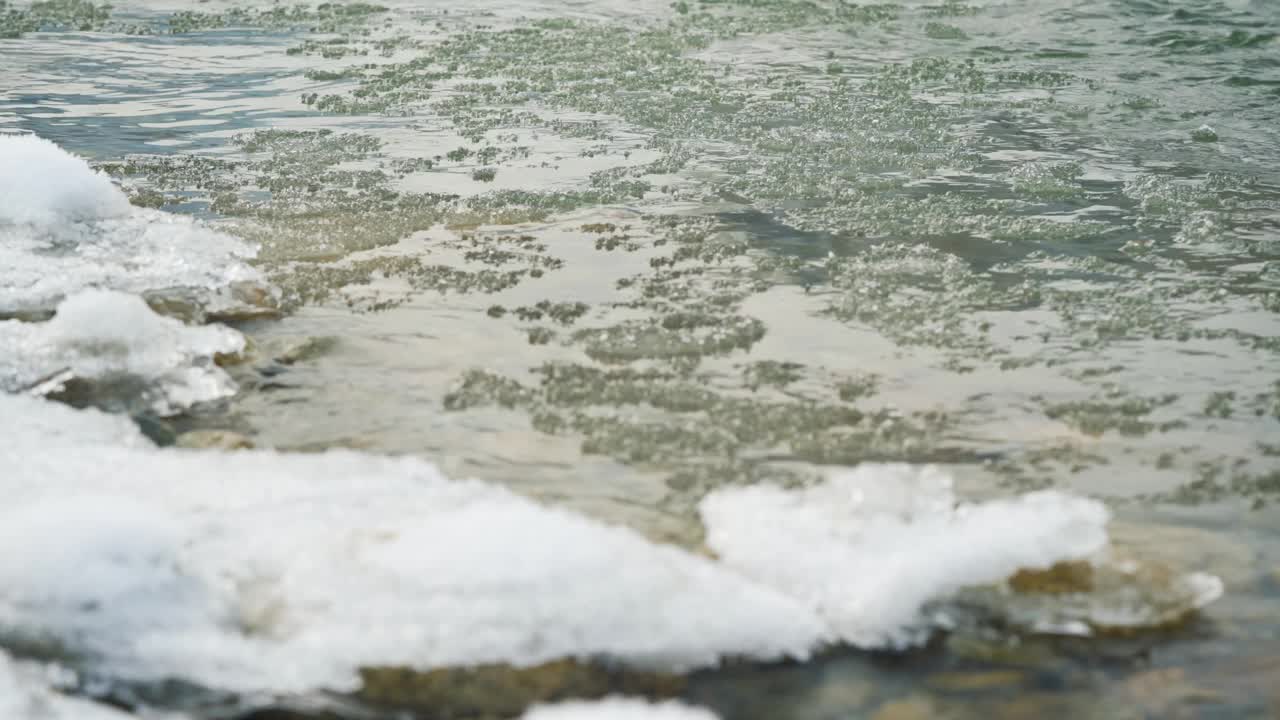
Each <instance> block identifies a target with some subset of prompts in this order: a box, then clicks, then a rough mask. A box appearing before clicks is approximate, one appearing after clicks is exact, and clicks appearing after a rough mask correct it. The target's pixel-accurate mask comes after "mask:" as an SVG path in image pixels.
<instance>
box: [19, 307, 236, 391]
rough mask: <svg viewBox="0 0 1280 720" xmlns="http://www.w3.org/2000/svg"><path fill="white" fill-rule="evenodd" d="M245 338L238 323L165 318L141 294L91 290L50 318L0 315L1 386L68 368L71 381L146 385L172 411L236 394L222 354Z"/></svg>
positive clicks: (66, 376) (52, 385)
mask: <svg viewBox="0 0 1280 720" xmlns="http://www.w3.org/2000/svg"><path fill="white" fill-rule="evenodd" d="M244 343H245V340H244V337H243V336H242V335H240V334H239V333H238V332H236V331H234V330H231V329H230V328H226V327H223V326H220V325H211V326H204V327H188V326H186V325H183V324H182V323H181V322H179V321H177V320H174V319H172V318H166V317H161V316H159V315H157V314H155V313H154V312H152V311H151V309H150V308H149V307H148V306H147V304H146V303H145V302H143V301H142V299H141V298H138V297H136V296H133V295H128V294H125V293H119V292H114V291H109V290H85V291H81V292H79V293H77V294H75V295H73V296H71V297H69V298H67V299H66V300H64V301H63V302H62V303H61V304H60V305H59V306H58V311H57V314H56V315H55V316H54V317H53V318H52V319H51V320H49V321H48V322H44V323H25V322H19V321H17V320H9V321H0V345H2V346H3V347H4V348H5V353H4V354H3V355H0V390H8V391H13V390H17V389H20V388H26V387H29V386H31V385H32V384H33V383H36V382H37V381H39V380H40V379H41V378H45V377H48V376H49V375H50V374H52V373H58V372H60V371H64V370H65V373H63V375H62V377H63V379H64V380H65V379H70V378H75V379H79V380H86V381H92V382H99V383H111V382H117V383H121V386H122V387H123V388H124V389H125V391H126V392H127V393H129V394H132V393H136V392H139V388H141V390H140V392H141V396H142V400H143V401H144V402H145V403H146V404H147V405H148V406H149V407H150V408H151V409H152V410H154V411H156V412H159V413H161V414H170V413H173V412H176V411H178V410H181V409H183V408H187V407H190V406H191V405H193V404H195V403H199V402H206V401H210V400H216V399H218V398H221V397H226V396H228V395H231V394H232V393H234V392H235V389H236V386H235V383H234V382H232V380H231V378H230V377H228V376H227V374H226V373H225V372H223V371H222V370H221V369H220V368H218V367H217V366H216V365H215V364H214V357H215V356H216V355H218V354H235V353H239V352H241V351H242V350H243V349H244ZM57 385H58V384H57V383H48V384H45V385H44V386H42V387H40V388H38V390H39V391H40V392H49V391H51V390H54V389H56V387H57Z"/></svg>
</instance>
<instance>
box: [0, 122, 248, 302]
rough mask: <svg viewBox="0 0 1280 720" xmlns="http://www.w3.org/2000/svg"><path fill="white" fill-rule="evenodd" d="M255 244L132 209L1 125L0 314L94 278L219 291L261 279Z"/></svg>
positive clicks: (67, 162) (98, 177) (67, 161)
mask: <svg viewBox="0 0 1280 720" xmlns="http://www.w3.org/2000/svg"><path fill="white" fill-rule="evenodd" d="M255 253H256V250H255V249H254V248H253V247H252V246H250V245H248V244H246V243H244V242H242V241H240V240H237V239H235V238H232V237H230V236H227V235H224V234H222V233H219V232H215V231H213V230H211V229H209V228H207V227H205V226H204V225H203V224H201V223H200V222H198V221H196V220H194V219H192V218H190V217H186V216H181V215H172V214H169V213H164V212H159V211H156V210H146V209H143V208H135V207H133V206H131V205H130V204H129V201H128V199H127V198H126V197H125V195H124V193H123V192H121V191H120V189H119V188H117V187H116V186H115V185H113V184H112V183H111V181H110V179H108V178H107V177H106V176H105V175H103V174H101V173H97V172H94V171H93V170H92V169H91V168H90V167H89V165H88V163H86V162H85V161H84V160H82V159H80V158H78V157H76V156H74V155H72V154H70V153H67V152H66V151H64V150H62V149H61V148H59V147H58V146H57V145H55V144H53V143H51V142H49V141H47V140H43V139H41V138H38V137H35V136H31V135H5V134H0V268H4V275H3V277H0V313H17V312H33V311H41V310H47V309H49V308H51V307H52V306H53V305H55V304H56V303H57V302H58V301H59V300H60V299H61V298H63V297H65V296H66V295H69V294H72V293H75V292H77V291H79V290H83V289H85V288H92V287H101V288H111V289H115V290H123V291H128V292H133V293H142V292H145V291H149V290H162V289H174V288H184V289H192V290H196V291H198V292H199V293H202V294H205V295H209V298H208V300H209V304H210V306H211V307H212V306H217V305H218V304H219V303H223V304H226V303H228V302H229V301H228V300H227V299H226V298H222V297H221V296H220V295H219V291H221V290H224V289H225V288H227V287H228V286H230V285H232V284H233V283H237V282H248V281H258V280H260V279H261V278H260V275H259V273H258V272H257V271H256V270H254V269H252V268H251V267H249V266H248V265H247V264H245V262H246V260H248V259H250V258H252V257H253V256H254V254H255Z"/></svg>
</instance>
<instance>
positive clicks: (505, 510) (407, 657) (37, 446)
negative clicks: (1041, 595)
mask: <svg viewBox="0 0 1280 720" xmlns="http://www.w3.org/2000/svg"><path fill="white" fill-rule="evenodd" d="M44 409H46V408H44V407H43V406H42V405H41V404H40V402H39V401H37V400H35V399H32V398H14V397H11V396H0V436H3V437H5V438H6V442H5V443H4V444H0V467H3V468H5V472H4V473H2V474H0V495H3V497H5V503H4V504H3V507H0V528H3V530H0V532H2V533H3V537H0V547H4V548H23V549H24V550H23V552H5V553H2V554H0V641H3V639H4V638H10V639H13V638H16V639H20V640H21V641H22V642H24V643H26V644H30V643H31V642H38V641H39V640H40V638H46V637H47V638H55V639H57V641H58V643H59V644H60V645H61V646H63V647H65V648H66V649H68V650H72V651H74V652H75V653H77V654H79V655H82V656H85V657H88V658H92V659H93V660H92V661H93V662H94V663H95V665H96V666H97V667H99V668H101V669H104V670H105V671H108V672H110V673H111V674H113V675H116V676H119V677H126V678H135V679H159V678H163V677H165V676H167V675H169V674H171V673H173V672H175V671H177V672H180V673H181V674H182V675H183V676H184V677H186V678H187V679H190V680H194V681H196V682H201V683H206V684H208V685H212V686H216V687H223V688H229V689H234V690H241V691H253V690H266V689H270V690H286V691H287V690H304V689H310V688H316V687H329V688H335V689H352V688H353V687H355V686H356V682H357V680H356V670H357V668H359V667H361V666H366V665H403V666H412V667H417V668H424V669H425V668H433V667H442V666H459V665H471V664H476V663H489V662H511V663H514V664H517V665H527V664H535V663H540V662H543V661H548V660H552V659H556V658H563V657H580V658H587V657H596V656H603V657H610V658H616V659H620V660H623V661H626V662H628V663H631V664H637V665H656V666H662V667H673V668H692V667H699V666H706V665H712V664H715V663H716V662H718V661H719V660H720V658H722V657H724V656H727V655H728V656H739V655H741V656H749V657H756V658H762V659H770V658H782V657H796V658H803V657H806V656H807V653H808V651H809V649H810V648H811V647H813V646H814V645H815V644H816V643H818V642H819V641H820V638H821V636H822V634H823V632H824V628H823V625H822V623H821V622H820V621H819V620H818V618H817V617H816V616H815V615H814V614H813V613H812V612H811V611H810V610H809V609H808V608H806V607H805V606H804V605H802V604H800V603H798V602H796V601H794V600H791V599H789V598H787V597H785V596H783V595H781V594H779V593H777V592H775V591H772V590H770V589H768V588H763V587H760V586H758V585H756V584H754V583H752V582H751V581H749V580H746V579H744V578H742V577H740V576H738V575H737V574H735V573H733V572H730V571H728V570H725V569H723V568H721V567H719V566H717V565H715V564H714V563H712V562H711V561H709V560H707V559H705V558H702V557H699V556H695V555H691V554H688V553H685V552H683V551H680V550H678V549H675V548H670V547H664V546H658V545H654V544H652V543H650V542H648V541H646V540H645V539H643V538H642V537H641V536H639V535H637V534H635V533H633V532H631V531H628V530H624V529H620V528H614V527H609V526H605V525H602V524H600V523H597V522H594V521H591V520H588V519H586V518H583V517H580V516H577V515H573V514H571V513H567V512H563V511H559V510H555V509H550V508H546V507H543V506H541V505H538V504H536V503H533V502H531V501H529V500H526V499H524V498H521V497H518V496H516V495H514V494H512V493H509V492H507V491H505V490H502V489H500V488H496V487H493V486H489V485H484V484H479V483H470V482H452V481H449V480H446V479H444V478H442V477H441V476H440V475H439V474H438V473H437V472H436V470H435V469H434V468H433V467H432V466H431V465H428V464H426V463H424V462H421V461H418V460H413V459H407V458H406V459H391V458H377V457H369V456H363V455H358V454H354V453H347V452H334V453H328V454H324V455H311V456H301V455H299V456H289V455H280V454H276V453H271V452H256V453H233V454H219V453H196V452H186V451H176V450H163V451H162V450H155V449H149V448H146V447H145V446H143V444H141V443H135V447H132V448H123V447H113V446H109V445H104V444H102V443H101V442H100V441H99V440H93V441H89V442H86V443H85V444H84V445H83V446H81V447H76V448H74V449H68V448H66V447H65V443H66V442H67V441H66V439H65V438H64V440H63V445H62V446H50V445H49V444H47V443H46V442H45V440H44V439H43V438H42V437H41V436H40V434H39V433H38V432H31V431H28V430H26V429H25V428H26V427H27V420H28V418H29V417H30V416H31V415H33V414H38V413H40V412H43V410H44ZM48 409H49V410H51V411H53V412H54V413H55V414H57V415H65V414H66V413H67V412H72V411H69V410H67V409H66V408H48ZM94 418H95V419H94V422H95V423H96V424H98V425H101V426H102V427H99V428H98V429H97V430H96V431H95V432H94V433H92V434H93V435H95V436H96V437H97V438H98V439H100V440H103V441H105V440H107V439H108V438H109V437H110V435H111V434H112V433H114V432H115V430H116V429H117V428H115V427H108V426H109V425H112V423H110V422H109V421H110V420H111V418H107V417H105V416H100V415H96V416H94ZM98 421H101V422H98ZM55 422H56V420H55Z"/></svg>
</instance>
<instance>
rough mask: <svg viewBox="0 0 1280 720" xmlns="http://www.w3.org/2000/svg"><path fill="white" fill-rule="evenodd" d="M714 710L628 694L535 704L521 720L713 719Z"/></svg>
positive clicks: (714, 718)
mask: <svg viewBox="0 0 1280 720" xmlns="http://www.w3.org/2000/svg"><path fill="white" fill-rule="evenodd" d="M716 717H717V716H716V714H715V713H713V712H711V711H710V710H705V709H703V708H697V707H691V706H689V705H685V704H684V703H681V702H676V701H674V700H673V701H668V702H662V703H649V702H645V701H644V700H633V699H630V698H605V699H604V700H598V701H595V702H586V701H573V702H563V703H558V704H555V705H539V706H536V707H534V708H532V709H530V710H529V711H528V712H526V713H525V714H524V715H523V716H522V718H521V720H716Z"/></svg>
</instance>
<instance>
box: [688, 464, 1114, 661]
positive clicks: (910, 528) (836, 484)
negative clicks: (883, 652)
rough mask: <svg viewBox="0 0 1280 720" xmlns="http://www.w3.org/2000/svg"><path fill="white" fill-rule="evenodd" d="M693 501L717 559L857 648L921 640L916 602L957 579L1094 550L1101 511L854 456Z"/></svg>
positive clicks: (925, 627) (948, 588)
mask: <svg viewBox="0 0 1280 720" xmlns="http://www.w3.org/2000/svg"><path fill="white" fill-rule="evenodd" d="M700 511H701V514H702V519H703V522H704V523H705V524H706V527H707V544H708V546H709V547H710V548H711V549H712V550H713V551H714V552H715V553H716V554H717V556H718V557H719V558H720V560H721V562H723V563H724V564H725V565H726V566H727V567H729V568H732V569H734V570H737V571H739V572H741V573H742V574H743V575H745V576H747V577H749V578H752V579H753V580H756V581H758V582H760V583H762V584H765V585H768V586H770V587H773V588H777V589H778V590H781V591H782V592H784V593H786V594H788V595H790V596H792V597H795V598H798V599H800V600H802V601H804V602H805V603H806V604H808V605H809V606H810V607H813V608H815V609H816V611H817V612H819V613H820V614H821V615H822V617H823V618H824V619H825V620H826V621H827V622H828V623H829V625H830V627H831V629H832V631H833V633H834V635H835V637H834V638H833V639H837V640H839V641H841V642H846V643H850V644H853V645H857V646H860V647H867V648H879V647H905V646H909V645H912V644H916V643H919V642H922V641H923V640H925V639H926V638H927V636H928V633H929V632H930V630H931V627H930V626H931V622H930V619H929V618H926V617H925V616H924V614H923V612H922V611H923V610H924V608H925V605H926V604H927V603H929V602H930V601H933V600H937V599H941V598H945V597H946V596H948V595H950V594H951V593H953V592H955V591H957V590H959V589H961V588H964V587H967V586H973V585H985V584H988V583H996V582H1000V581H1002V580H1004V579H1005V578H1007V577H1009V576H1010V575H1012V574H1013V573H1015V572H1017V571H1018V570H1020V569H1024V568H1025V569H1036V568H1047V567H1049V566H1051V565H1053V564H1054V563H1057V562H1061V561H1064V560H1075V559H1083V558H1086V557H1088V556H1089V555H1091V554H1093V553H1096V552H1098V551H1099V550H1101V549H1102V548H1103V547H1105V546H1106V543H1107V534H1106V524H1107V521H1108V519H1109V513H1108V511H1107V509H1106V507H1105V506H1103V505H1102V504H1101V503H1099V502H1096V501H1093V500H1087V499H1083V498H1079V497H1073V496H1070V495H1066V494H1064V493H1058V492H1038V493H1031V494H1028V495H1023V496H1021V497H1018V498H1013V499H1007V500H994V501H991V502H986V503H980V504H966V503H957V501H956V498H955V494H954V491H953V490H952V484H951V479H950V477H948V476H947V475H945V474H943V473H942V472H940V471H938V470H936V469H933V468H927V467H926V468H919V467H915V466H910V465H863V466H860V467H858V468H857V469H855V470H853V471H850V472H844V473H839V474H836V475H834V476H833V477H831V478H830V479H829V480H828V481H827V482H825V483H823V484H821V485H819V486H816V487H813V488H809V489H805V490H784V489H782V488H779V487H776V486H772V485H758V486H753V487H745V488H731V489H725V490H720V491H717V492H715V493H712V494H711V495H709V496H708V497H707V498H705V499H704V500H703V502H702V504H701V505H700Z"/></svg>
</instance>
